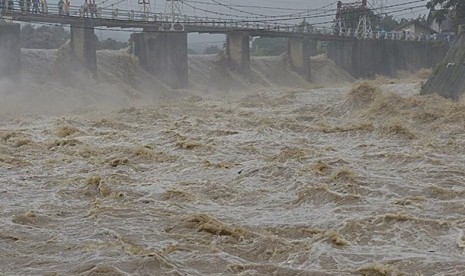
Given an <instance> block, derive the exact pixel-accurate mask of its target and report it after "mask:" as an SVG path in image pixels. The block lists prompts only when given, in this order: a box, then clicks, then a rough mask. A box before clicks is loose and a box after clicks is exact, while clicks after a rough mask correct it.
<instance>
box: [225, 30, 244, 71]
mask: <svg viewBox="0 0 465 276" xmlns="http://www.w3.org/2000/svg"><path fill="white" fill-rule="evenodd" d="M226 56H227V62H228V66H229V68H230V69H232V70H234V71H236V72H238V73H240V74H241V75H244V76H249V75H250V36H249V34H248V33H247V32H234V33H228V34H227V37H226Z"/></svg>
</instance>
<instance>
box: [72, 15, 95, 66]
mask: <svg viewBox="0 0 465 276" xmlns="http://www.w3.org/2000/svg"><path fill="white" fill-rule="evenodd" d="M71 50H72V51H73V53H74V55H75V57H76V58H77V60H78V61H79V62H81V63H82V64H83V65H84V66H85V67H86V68H87V69H88V70H90V71H91V72H93V73H96V72H97V38H96V36H95V32H94V27H93V25H91V24H79V25H71Z"/></svg>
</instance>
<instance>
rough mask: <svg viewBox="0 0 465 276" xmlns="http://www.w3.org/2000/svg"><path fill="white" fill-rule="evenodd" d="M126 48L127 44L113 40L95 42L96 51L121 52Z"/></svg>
mask: <svg viewBox="0 0 465 276" xmlns="http://www.w3.org/2000/svg"><path fill="white" fill-rule="evenodd" d="M127 47H129V43H128V42H121V41H116V40H114V39H113V38H107V39H105V40H103V41H98V42H97V49H108V50H121V49H124V48H127Z"/></svg>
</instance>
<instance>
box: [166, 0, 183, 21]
mask: <svg viewBox="0 0 465 276" xmlns="http://www.w3.org/2000/svg"><path fill="white" fill-rule="evenodd" d="M165 14H170V19H171V20H170V21H171V24H173V25H174V24H175V23H176V22H177V21H178V19H179V18H180V17H181V1H180V0H166V5H165Z"/></svg>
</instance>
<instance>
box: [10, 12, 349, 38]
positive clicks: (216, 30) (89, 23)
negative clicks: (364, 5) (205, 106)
mask: <svg viewBox="0 0 465 276" xmlns="http://www.w3.org/2000/svg"><path fill="white" fill-rule="evenodd" d="M1 15H2V17H3V18H4V19H7V20H13V21H21V22H30V23H50V24H65V25H76V26H83V27H89V28H90V27H107V28H122V29H128V28H138V29H145V30H146V31H149V32H162V31H164V30H163V26H164V25H167V24H169V22H166V21H142V20H129V19H112V18H89V17H81V16H61V15H56V14H41V13H22V12H15V11H4V12H2V13H1ZM183 25H184V31H185V32H188V33H209V34H228V33H234V32H246V33H248V34H249V35H250V36H261V37H308V38H310V39H315V40H323V41H331V40H347V39H353V38H348V37H340V36H335V35H328V34H322V33H317V32H316V33H312V32H303V31H293V29H290V28H288V29H285V30H283V29H282V28H280V29H278V28H276V27H274V28H264V26H263V27H262V28H258V27H255V28H250V27H249V28H247V27H243V26H233V25H232V24H228V23H224V22H223V23H220V22H218V23H216V24H215V23H209V24H207V23H203V24H201V23H196V24H194V23H186V24H183Z"/></svg>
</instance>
